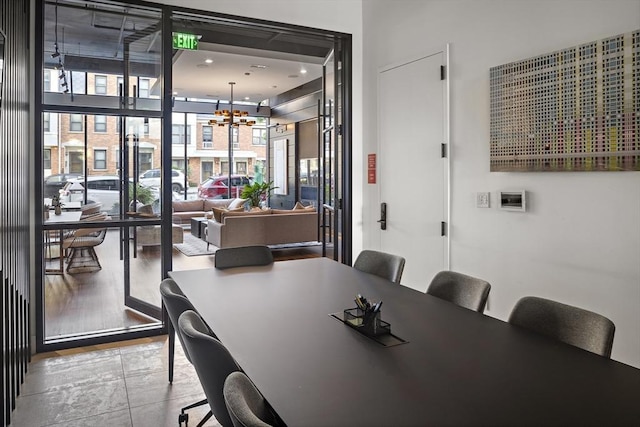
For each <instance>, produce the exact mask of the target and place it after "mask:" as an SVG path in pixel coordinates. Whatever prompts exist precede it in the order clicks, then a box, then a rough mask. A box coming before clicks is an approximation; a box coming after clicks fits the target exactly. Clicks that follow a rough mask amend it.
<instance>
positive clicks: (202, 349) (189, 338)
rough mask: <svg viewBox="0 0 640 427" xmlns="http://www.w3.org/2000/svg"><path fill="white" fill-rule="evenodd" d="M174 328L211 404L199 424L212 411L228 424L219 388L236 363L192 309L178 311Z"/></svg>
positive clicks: (227, 415) (225, 425)
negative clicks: (181, 339) (180, 336)
mask: <svg viewBox="0 0 640 427" xmlns="http://www.w3.org/2000/svg"><path fill="white" fill-rule="evenodd" d="M178 330H179V331H180V334H181V335H182V338H183V342H184V344H185V348H186V351H187V352H188V353H189V355H190V356H191V363H193V367H194V368H195V369H196V373H197V374H198V378H199V379H200V384H201V385H202V389H203V390H204V394H205V396H207V401H208V402H209V407H210V408H211V412H210V413H209V414H207V417H205V419H203V420H202V422H201V423H200V424H199V425H202V424H203V423H204V421H205V420H206V419H208V418H209V417H210V416H211V414H213V415H214V416H215V417H216V420H217V421H218V422H219V423H220V424H221V425H222V426H224V427H230V426H232V425H233V422H232V421H231V418H230V416H229V411H227V406H226V404H225V402H224V396H223V394H222V390H223V388H224V382H225V380H226V379H227V377H228V376H229V374H230V373H232V372H235V371H239V370H240V367H239V366H238V364H237V363H236V361H235V360H234V359H233V357H232V356H231V353H229V351H228V350H227V348H226V347H225V346H224V345H222V343H221V342H220V341H218V340H217V339H216V338H215V337H214V336H213V335H212V334H211V331H210V330H209V328H208V327H207V325H205V323H204V321H203V320H202V318H201V317H200V315H199V314H198V313H196V312H195V311H193V310H187V311H185V312H184V313H182V314H181V315H180V317H179V318H178Z"/></svg>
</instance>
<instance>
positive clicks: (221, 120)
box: [209, 82, 256, 127]
mask: <svg viewBox="0 0 640 427" xmlns="http://www.w3.org/2000/svg"><path fill="white" fill-rule="evenodd" d="M235 84H236V82H229V86H231V97H230V100H229V106H230V108H231V110H219V109H218V105H217V104H216V111H215V112H214V113H213V114H215V115H216V116H218V118H215V119H211V120H209V124H210V125H218V126H226V125H229V126H232V127H239V126H240V125H244V126H253V125H255V124H256V122H255V120H248V119H246V118H245V117H247V116H248V115H249V112H248V111H240V110H233V85H235ZM235 118H237V119H235Z"/></svg>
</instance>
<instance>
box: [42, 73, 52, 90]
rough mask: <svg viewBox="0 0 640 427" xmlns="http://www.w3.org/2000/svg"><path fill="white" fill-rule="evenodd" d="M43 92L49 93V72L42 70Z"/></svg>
mask: <svg viewBox="0 0 640 427" xmlns="http://www.w3.org/2000/svg"><path fill="white" fill-rule="evenodd" d="M44 91H45V92H51V70H44Z"/></svg>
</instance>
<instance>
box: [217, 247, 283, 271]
mask: <svg viewBox="0 0 640 427" xmlns="http://www.w3.org/2000/svg"><path fill="white" fill-rule="evenodd" d="M269 264H273V254H272V253H271V249H269V247H268V246H261V245H256V246H238V247H235V248H221V249H218V250H217V251H216V254H215V255H214V265H215V267H216V268H219V269H224V268H234V267H248V266H254V265H255V266H259V265H269Z"/></svg>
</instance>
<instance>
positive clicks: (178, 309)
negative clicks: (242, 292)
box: [160, 279, 215, 425]
mask: <svg viewBox="0 0 640 427" xmlns="http://www.w3.org/2000/svg"><path fill="white" fill-rule="evenodd" d="M160 295H161V296H162V303H163V304H164V307H165V309H166V310H167V314H168V315H169V322H168V323H167V326H168V329H169V382H170V383H172V382H173V367H174V359H175V345H176V344H175V343H176V338H175V336H176V335H178V339H179V340H180V344H182V348H183V350H184V355H185V356H186V358H187V360H188V361H189V362H190V363H191V364H193V362H192V361H191V356H190V355H189V352H188V351H187V348H186V346H185V344H184V339H183V338H182V335H181V333H180V331H179V330H178V328H177V326H178V318H179V317H180V315H181V314H182V313H184V312H185V311H187V310H193V311H195V308H194V307H193V304H191V301H189V299H188V298H187V297H186V296H185V295H184V294H183V293H182V291H181V290H180V288H179V287H178V285H177V284H176V282H175V281H174V280H173V279H164V280H163V281H162V282H161V283H160ZM210 333H211V334H212V335H214V334H213V332H211V331H210ZM214 336H215V335H214ZM206 403H207V399H203V400H200V401H198V402H195V403H192V404H191V405H188V406H185V407H183V408H182V409H181V410H180V415H178V424H179V425H182V423H183V422H184V423H185V424H187V423H188V422H189V414H188V413H186V411H187V410H189V409H192V408H195V407H197V406H202V405H205V404H206ZM209 417H211V415H209V414H208V417H206V419H208V418H209ZM206 419H205V421H206Z"/></svg>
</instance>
